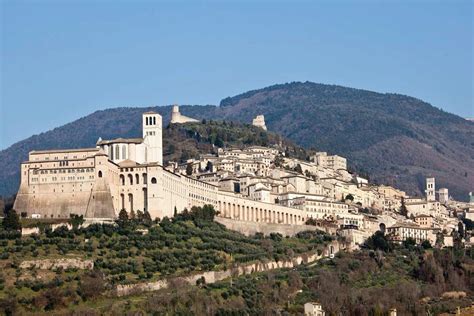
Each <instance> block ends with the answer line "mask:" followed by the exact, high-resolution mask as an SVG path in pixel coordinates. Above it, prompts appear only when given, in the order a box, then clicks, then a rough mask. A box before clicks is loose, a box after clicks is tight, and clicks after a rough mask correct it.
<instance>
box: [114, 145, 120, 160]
mask: <svg viewBox="0 0 474 316" xmlns="http://www.w3.org/2000/svg"><path fill="white" fill-rule="evenodd" d="M119 159H120V148H119V145H115V160H119Z"/></svg>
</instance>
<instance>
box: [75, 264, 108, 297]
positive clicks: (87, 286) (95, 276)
mask: <svg viewBox="0 0 474 316" xmlns="http://www.w3.org/2000/svg"><path fill="white" fill-rule="evenodd" d="M104 290H105V282H104V276H103V274H102V273H101V272H100V271H98V270H94V271H92V272H90V273H87V274H85V275H83V276H82V277H81V281H80V283H79V293H80V295H81V296H82V298H83V299H85V300H87V299H93V298H97V297H99V296H100V295H101V294H102V292H104Z"/></svg>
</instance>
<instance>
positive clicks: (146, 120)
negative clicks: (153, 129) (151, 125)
mask: <svg viewBox="0 0 474 316" xmlns="http://www.w3.org/2000/svg"><path fill="white" fill-rule="evenodd" d="M145 122H146V123H145V125H148V116H147V117H146V118H145Z"/></svg>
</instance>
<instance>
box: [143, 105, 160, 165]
mask: <svg viewBox="0 0 474 316" xmlns="http://www.w3.org/2000/svg"><path fill="white" fill-rule="evenodd" d="M142 127H143V142H144V143H145V145H146V148H145V161H146V162H147V163H152V162H156V163H158V164H159V165H163V143H162V118H161V115H160V114H158V113H156V112H146V113H143V116H142Z"/></svg>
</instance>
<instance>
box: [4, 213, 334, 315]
mask: <svg viewBox="0 0 474 316" xmlns="http://www.w3.org/2000/svg"><path fill="white" fill-rule="evenodd" d="M214 215H215V211H214V209H213V207H212V206H204V207H202V208H199V207H193V208H192V209H191V210H190V211H189V212H188V211H185V212H183V213H181V214H179V215H178V216H176V217H175V218H173V219H172V220H170V219H168V218H164V219H162V220H161V221H159V222H152V221H151V219H150V218H149V217H147V216H146V215H145V214H144V213H143V212H140V211H137V212H134V213H129V214H127V213H126V212H125V213H123V212H121V216H120V217H119V219H118V220H117V225H109V224H93V225H91V226H88V227H86V228H78V227H75V228H73V229H71V230H68V229H67V228H66V227H65V226H62V227H59V228H57V229H55V230H54V231H52V230H51V229H48V228H45V229H44V231H43V232H42V233H40V234H34V235H31V236H28V237H21V238H20V236H19V234H5V233H4V231H3V230H0V254H1V255H0V266H1V267H2V272H1V273H0V311H3V312H4V313H9V312H17V313H20V314H23V313H32V314H35V313H39V312H42V311H52V310H57V309H62V308H67V307H71V308H72V307H74V308H77V305H78V304H79V305H81V304H88V302H90V301H91V300H92V301H94V300H101V299H105V298H106V297H108V296H110V295H113V294H112V293H113V291H112V290H113V288H114V287H115V286H116V285H118V284H130V283H137V282H145V281H147V282H148V281H153V280H158V279H163V278H168V277H175V276H185V275H189V274H191V273H193V272H197V271H210V270H222V269H228V268H231V267H234V266H235V265H237V264H241V263H249V262H253V261H255V260H262V261H265V260H284V259H288V258H291V257H293V256H294V255H295V254H300V253H306V252H309V251H313V252H317V251H319V252H321V251H322V249H323V248H324V245H325V244H326V243H327V242H328V241H330V240H332V238H331V237H330V236H328V235H326V234H325V233H323V232H308V233H306V234H304V235H303V234H302V235H299V236H298V237H292V238H285V237H284V236H281V235H279V234H271V235H270V236H269V237H264V236H262V235H256V236H254V237H245V236H243V235H241V234H239V233H237V232H234V231H230V230H227V229H226V228H225V227H224V226H222V225H220V224H218V223H216V222H214V221H213V218H214ZM73 220H75V219H71V221H73ZM144 229H145V230H147V231H146V232H144V231H143V230H144ZM54 258H80V259H90V260H93V262H94V270H93V271H81V270H77V269H73V268H70V269H65V270H63V269H58V270H56V271H50V270H39V269H36V268H30V269H21V268H20V264H21V262H22V261H24V260H40V259H54ZM91 288H92V289H96V292H94V291H92V290H91Z"/></svg>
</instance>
